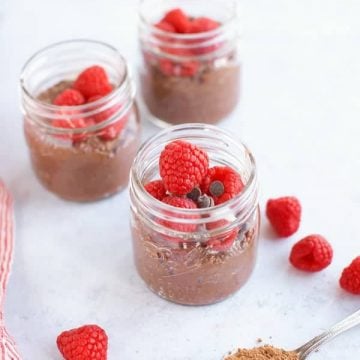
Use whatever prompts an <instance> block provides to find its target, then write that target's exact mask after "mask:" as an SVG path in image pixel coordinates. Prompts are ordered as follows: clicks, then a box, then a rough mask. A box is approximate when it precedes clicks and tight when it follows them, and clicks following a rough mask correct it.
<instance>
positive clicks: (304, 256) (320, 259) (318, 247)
mask: <svg viewBox="0 0 360 360" xmlns="http://www.w3.org/2000/svg"><path fill="white" fill-rule="evenodd" d="M332 258H333V249H332V247H331V245H330V244H329V242H328V241H327V240H326V239H325V238H324V237H322V236H321V235H309V236H306V237H305V238H303V239H302V240H300V241H299V242H297V243H296V244H295V245H294V246H293V248H292V250H291V253H290V259H289V260H290V262H291V264H292V265H293V266H295V267H296V268H297V269H299V270H303V271H309V272H315V271H320V270H323V269H325V268H326V267H328V266H329V265H330V264H331V261H332Z"/></svg>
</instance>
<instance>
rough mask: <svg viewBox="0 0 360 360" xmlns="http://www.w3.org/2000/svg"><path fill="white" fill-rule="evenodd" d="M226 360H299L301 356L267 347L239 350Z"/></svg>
mask: <svg viewBox="0 0 360 360" xmlns="http://www.w3.org/2000/svg"><path fill="white" fill-rule="evenodd" d="M224 360H299V356H298V355H297V354H296V353H295V352H293V351H285V350H283V349H278V348H274V347H272V346H269V345H265V346H261V347H257V348H254V349H239V350H238V351H237V352H236V353H234V354H232V355H229V356H227V357H226V358H225V359H224Z"/></svg>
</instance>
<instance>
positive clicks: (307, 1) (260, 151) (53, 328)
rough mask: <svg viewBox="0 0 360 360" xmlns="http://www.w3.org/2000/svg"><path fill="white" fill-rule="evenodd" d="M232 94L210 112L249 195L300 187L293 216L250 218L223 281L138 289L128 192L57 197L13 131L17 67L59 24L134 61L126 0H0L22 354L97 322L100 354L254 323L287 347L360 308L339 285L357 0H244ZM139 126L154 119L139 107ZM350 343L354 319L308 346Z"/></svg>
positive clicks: (148, 353) (351, 248) (169, 357)
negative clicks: (236, 282)
mask: <svg viewBox="0 0 360 360" xmlns="http://www.w3.org/2000/svg"><path fill="white" fill-rule="evenodd" d="M241 7H242V10H243V18H242V27H243V30H244V37H243V42H242V50H243V62H244V66H243V91H242V99H241V105H240V107H239V109H238V110H237V112H236V113H235V114H234V115H233V116H232V117H231V119H229V120H227V121H225V122H224V123H223V124H222V126H224V127H225V128H228V129H231V130H232V131H233V132H234V133H236V134H237V135H238V136H239V137H241V138H242V139H243V140H244V141H245V142H246V143H247V144H248V145H249V147H250V148H251V149H252V150H253V152H254V154H255V157H256V159H257V162H258V167H259V178H260V181H261V186H262V205H264V203H265V200H266V199H267V198H269V197H273V196H278V195H287V194H294V195H297V196H298V197H299V198H300V199H301V201H302V204H303V210H304V216H303V221H302V226H301V229H300V231H299V232H298V233H297V234H296V235H295V236H293V237H292V238H289V239H287V240H275V239H274V236H273V234H272V232H271V231H270V230H269V228H268V225H267V221H266V220H265V218H264V220H263V226H262V235H261V245H260V249H259V250H260V251H259V260H258V266H257V268H256V271H255V273H254V276H253V277H252V278H251V281H250V282H249V283H248V284H247V285H246V287H244V288H243V289H242V290H241V291H240V292H239V293H238V294H237V295H236V296H234V297H232V298H230V299H229V300H227V301H225V302H223V303H221V304H217V305H214V306H208V307H198V308H196V307H182V306H177V305H173V304H171V303H168V302H166V301H163V300H161V299H159V298H158V297H156V296H155V295H153V294H152V293H150V292H149V291H148V290H147V288H146V287H145V286H144V284H143V283H142V282H141V281H140V279H139V277H138V276H137V274H136V272H135V269H134V266H133V261H132V252H131V237H130V233H129V227H128V199H127V193H126V191H125V192H124V193H122V194H119V195H117V196H115V197H113V198H111V199H109V200H106V201H103V202H99V203H96V204H88V205H79V204H72V203H67V202H64V201H61V200H59V199H57V198H56V197H55V196H53V195H52V194H50V193H48V192H46V191H45V190H43V189H42V188H41V186H40V185H39V184H38V182H37V181H36V179H35V177H34V175H33V173H32V171H31V169H30V165H29V160H28V154H27V148H26V146H25V142H24V138H23V134H22V118H21V114H20V109H19V89H18V85H19V84H18V79H19V73H20V68H21V66H22V65H23V63H24V62H25V61H26V59H27V58H28V57H29V56H30V55H31V54H32V53H33V52H35V51H37V50H38V49H40V48H41V47H43V46H46V45H48V44H50V43H52V42H55V41H59V40H64V39H70V38H79V37H86V38H95V39H99V40H104V41H106V42H109V43H111V44H113V45H115V46H117V47H119V48H120V49H121V51H122V52H123V53H124V55H125V56H126V57H127V58H128V59H129V61H130V62H131V63H132V64H133V65H134V67H136V63H137V45H136V2H135V1H130V0H129V1H124V0H77V1H75V0H61V1H45V0H23V1H21V0H0V58H1V66H0V120H1V121H0V176H1V177H3V178H4V180H5V181H6V182H7V184H8V186H9V187H10V188H11V190H12V191H13V193H14V196H15V198H16V221H17V234H16V240H17V244H16V253H15V262H14V271H13V274H12V277H11V282H10V285H9V289H8V297H7V302H6V311H5V316H6V321H7V324H8V327H9V330H10V332H11V333H12V334H13V335H14V337H15V338H16V340H17V342H18V345H19V349H20V351H21V352H22V354H23V356H24V359H30V360H33V359H36V360H47V359H60V356H59V355H58V351H57V349H56V346H55V339H56V336H57V335H58V334H59V332H60V331H62V330H64V329H69V328H72V327H76V326H79V325H82V324H84V323H98V324H100V325H102V326H103V327H104V328H105V329H106V330H107V332H108V334H109V337H110V350H109V360H113V359H123V360H135V359H136V360H138V359H146V360H163V359H164V360H165V359H166V360H187V359H191V360H194V359H196V360H219V359H220V358H221V356H222V355H224V354H225V353H226V352H227V351H229V350H231V349H234V348H236V347H237V346H247V347H251V346H253V345H255V342H256V339H257V338H258V337H261V338H262V339H264V341H265V342H270V343H273V344H275V345H278V346H283V347H285V348H290V349H291V348H294V347H296V346H298V345H300V344H301V343H303V342H304V341H306V340H308V339H309V338H310V337H312V336H314V335H316V334H317V333H319V332H320V331H322V330H323V329H325V328H326V327H328V326H329V325H331V324H333V323H334V322H336V321H338V320H340V319H342V318H343V317H344V316H346V315H348V314H350V313H351V312H353V311H355V310H356V309H358V308H359V307H360V298H359V297H355V296H351V295H348V294H346V293H345V292H343V291H342V290H341V289H340V288H339V287H338V278H339V275H340V273H341V270H342V268H343V267H344V266H346V265H347V264H348V263H349V262H350V261H351V260H352V258H354V257H355V256H357V255H360V230H359V218H360V59H359V56H360V50H359V49H360V48H359V43H360V25H359V18H360V2H359V1H358V0H353V1H352V0H343V1H340V0H337V1H333V0H324V1H321V0H304V1H297V0H296V1H295V0H272V1H268V0H246V1H244V2H242V3H241ZM144 126H145V131H144V134H143V136H144V138H146V137H148V136H149V135H150V134H151V133H154V132H155V131H156V129H155V128H154V127H153V126H151V125H149V124H148V123H146V119H144ZM316 232H318V233H321V234H323V235H324V236H326V237H327V238H328V240H329V241H330V242H331V243H332V244H333V246H334V251H335V258H334V261H333V264H332V265H331V267H330V268H328V269H326V270H325V271H323V272H321V273H319V274H311V275H308V274H303V273H300V272H298V271H295V270H294V269H292V268H291V267H290V266H289V265H288V262H287V257H288V254H289V250H290V248H291V246H292V244H293V243H294V242H295V241H296V240H298V239H299V238H301V237H302V236H304V235H307V234H309V233H316ZM359 357H360V329H354V330H353V331H351V332H349V333H347V334H346V335H343V336H342V337H340V338H338V339H337V340H335V341H334V342H332V343H330V344H328V345H326V346H324V347H323V348H322V349H321V351H319V352H318V353H316V354H314V355H313V356H312V357H311V359H314V360H315V359H326V360H332V359H334V360H335V359H341V360H353V359H355V358H359Z"/></svg>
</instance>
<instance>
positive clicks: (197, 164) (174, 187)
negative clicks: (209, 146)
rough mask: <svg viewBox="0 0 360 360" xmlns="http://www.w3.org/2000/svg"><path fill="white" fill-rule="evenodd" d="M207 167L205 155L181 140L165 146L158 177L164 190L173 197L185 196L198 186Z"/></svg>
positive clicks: (192, 145)
mask: <svg viewBox="0 0 360 360" xmlns="http://www.w3.org/2000/svg"><path fill="white" fill-rule="evenodd" d="M208 166H209V158H208V155H207V153H206V152H205V151H204V150H202V149H200V148H199V147H197V146H196V145H194V144H191V143H188V142H186V141H183V140H175V141H173V142H171V143H169V144H167V145H166V146H165V149H164V150H163V151H162V152H161V155H160V160H159V169H160V176H161V177H162V179H163V181H164V185H165V189H166V190H168V191H169V192H170V193H172V194H174V195H186V194H187V193H188V192H190V191H191V190H192V189H193V188H194V187H195V186H198V185H200V183H201V181H202V179H203V177H204V176H205V174H206V172H207V170H208Z"/></svg>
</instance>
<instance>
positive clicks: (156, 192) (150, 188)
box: [144, 180, 166, 201]
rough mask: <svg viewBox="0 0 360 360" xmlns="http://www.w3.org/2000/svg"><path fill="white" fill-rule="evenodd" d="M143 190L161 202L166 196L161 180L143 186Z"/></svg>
mask: <svg viewBox="0 0 360 360" xmlns="http://www.w3.org/2000/svg"><path fill="white" fill-rule="evenodd" d="M144 188H145V190H146V191H147V192H148V193H149V194H150V195H151V196H152V197H154V198H155V199H158V200H160V201H162V200H163V199H164V198H165V196H166V189H165V186H164V183H163V181H162V180H153V181H150V182H148V183H147V184H146V185H145V186H144Z"/></svg>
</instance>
